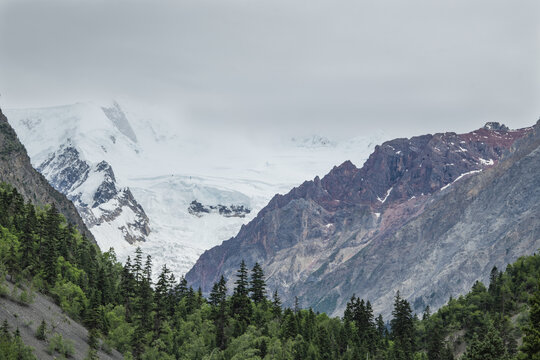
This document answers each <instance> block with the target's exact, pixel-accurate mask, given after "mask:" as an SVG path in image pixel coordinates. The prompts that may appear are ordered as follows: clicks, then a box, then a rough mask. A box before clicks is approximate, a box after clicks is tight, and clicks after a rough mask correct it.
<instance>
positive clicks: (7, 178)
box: [0, 110, 94, 240]
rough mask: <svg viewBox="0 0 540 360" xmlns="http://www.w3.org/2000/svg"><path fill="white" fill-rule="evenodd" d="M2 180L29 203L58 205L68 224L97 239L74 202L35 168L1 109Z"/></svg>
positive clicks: (0, 170)
mask: <svg viewBox="0 0 540 360" xmlns="http://www.w3.org/2000/svg"><path fill="white" fill-rule="evenodd" d="M0 181H4V182H7V183H9V184H11V185H13V186H14V187H15V188H17V190H18V191H19V192H20V193H21V194H22V195H23V197H24V198H25V199H26V200H27V201H31V202H32V203H34V204H36V205H41V206H44V205H47V204H54V205H55V206H56V207H57V208H58V210H59V211H60V212H61V213H62V214H63V215H64V216H65V217H66V219H67V221H68V222H70V223H72V224H74V225H76V226H77V228H78V229H79V231H80V232H81V233H83V234H85V235H86V236H87V237H88V238H90V239H92V240H94V236H93V235H92V233H90V231H89V230H88V228H87V227H86V225H85V223H84V222H83V220H82V218H81V217H80V216H79V213H78V212H77V209H76V208H75V206H74V205H73V204H72V203H71V201H69V200H68V199H67V197H66V196H65V195H63V194H62V193H61V192H59V191H57V190H55V189H54V188H53V187H52V186H51V185H49V183H48V182H47V179H45V177H43V175H41V174H40V173H39V172H38V171H36V170H35V169H34V168H33V167H32V164H31V163H30V158H29V157H28V154H27V153H26V150H25V148H24V146H23V145H22V144H21V142H20V141H19V139H18V137H17V134H16V133H15V131H14V130H13V128H12V127H11V125H10V124H9V123H8V120H7V118H6V117H5V116H4V114H3V113H2V111H1V110H0Z"/></svg>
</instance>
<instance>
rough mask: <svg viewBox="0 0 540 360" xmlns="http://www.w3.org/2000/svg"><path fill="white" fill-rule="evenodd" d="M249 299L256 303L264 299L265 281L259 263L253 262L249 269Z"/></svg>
mask: <svg viewBox="0 0 540 360" xmlns="http://www.w3.org/2000/svg"><path fill="white" fill-rule="evenodd" d="M249 290H250V292H251V300H253V302H255V303H256V304H260V303H263V302H264V301H265V300H266V282H265V281H264V272H263V269H262V268H261V266H260V265H259V263H257V262H256V263H255V266H253V269H252V270H251V287H250V289H249Z"/></svg>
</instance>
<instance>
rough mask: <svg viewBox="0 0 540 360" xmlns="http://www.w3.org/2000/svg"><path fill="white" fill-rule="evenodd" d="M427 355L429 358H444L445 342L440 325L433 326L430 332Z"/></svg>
mask: <svg viewBox="0 0 540 360" xmlns="http://www.w3.org/2000/svg"><path fill="white" fill-rule="evenodd" d="M429 335H430V336H429V339H428V348H427V356H428V360H444V356H445V353H444V350H445V348H444V343H443V337H442V334H441V328H440V326H438V324H437V325H436V326H434V327H433V329H431V331H430V332H429Z"/></svg>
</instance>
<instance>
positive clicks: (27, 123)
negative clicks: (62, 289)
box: [5, 101, 386, 276]
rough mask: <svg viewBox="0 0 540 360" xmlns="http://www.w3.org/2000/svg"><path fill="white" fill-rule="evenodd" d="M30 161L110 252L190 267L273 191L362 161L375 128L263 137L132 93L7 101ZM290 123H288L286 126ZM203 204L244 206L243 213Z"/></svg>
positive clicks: (377, 137)
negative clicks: (361, 132)
mask: <svg viewBox="0 0 540 360" xmlns="http://www.w3.org/2000/svg"><path fill="white" fill-rule="evenodd" d="M5 113H6V115H7V117H8V119H9V122H10V123H11V125H12V126H13V127H14V128H15V130H16V132H17V134H18V136H19V138H20V140H21V142H22V143H23V144H24V146H25V147H26V149H27V151H28V154H29V155H30V158H31V161H32V165H33V166H34V167H35V168H37V169H38V171H40V172H41V173H42V174H43V175H44V176H45V177H46V178H47V180H48V181H49V182H50V183H51V184H52V185H53V186H54V187H56V188H57V189H58V190H59V191H61V192H62V193H64V194H66V195H67V196H68V197H69V198H70V200H72V201H73V202H74V203H75V205H76V207H77V209H78V211H79V213H80V214H81V216H82V217H83V219H84V221H85V223H86V224H87V225H88V227H89V228H90V231H91V232H92V234H93V235H94V236H95V238H96V241H97V242H98V245H99V246H100V248H101V249H102V250H104V251H106V250H108V249H109V248H111V247H112V248H114V249H115V252H116V254H117V256H118V258H119V259H120V260H121V261H125V259H126V258H127V256H129V255H132V254H133V252H134V250H135V247H136V246H140V247H141V248H142V250H143V252H145V253H147V254H149V255H151V256H152V259H153V265H154V269H159V268H160V267H161V266H162V265H163V264H167V265H168V266H169V268H170V269H171V270H172V271H173V273H174V274H175V275H176V276H181V275H183V274H185V273H186V272H187V271H188V270H189V269H190V268H191V267H192V266H193V264H194V263H195V261H196V260H197V259H198V257H199V256H200V255H201V254H202V253H203V252H204V251H205V250H208V249H210V248H212V247H214V246H216V245H219V244H221V243H222V242H223V241H224V240H227V239H229V238H231V237H232V236H234V235H236V234H237V233H238V231H239V230H240V228H241V227H242V225H244V224H246V223H248V222H249V221H250V220H252V219H253V218H254V217H255V216H256V215H257V213H258V211H259V210H260V209H262V208H263V207H264V206H265V205H266V204H267V203H268V201H269V200H270V199H271V198H272V197H273V196H274V195H275V194H277V193H286V192H288V191H289V190H290V189H291V188H293V187H294V186H297V185H299V184H300V183H301V182H303V181H304V180H305V179H310V178H314V177H315V176H316V175H320V174H324V173H326V172H328V170H329V169H331V168H332V167H333V166H334V165H335V164H338V163H342V162H343V161H345V160H351V161H352V162H353V163H355V164H357V165H359V166H360V165H362V164H363V163H364V161H365V160H366V159H367V157H368V156H369V154H370V153H371V152H372V151H373V149H374V148H375V145H377V144H379V143H382V142H383V141H384V140H386V137H385V135H384V133H382V132H378V133H375V134H370V135H367V136H359V137H354V138H352V139H348V140H342V141H334V140H330V139H328V138H327V137H326V136H323V135H311V134H307V135H306V136H304V137H298V136H296V137H290V136H287V135H288V134H286V133H284V134H283V136H282V137H281V138H279V139H278V138H276V139H273V140H271V141H268V142H267V143H261V142H257V141H254V140H251V139H246V138H245V137H243V136H242V135H240V134H238V135H235V134H232V133H227V134H223V136H222V137H220V134H212V133H209V134H208V136H204V135H203V136H201V135H200V134H197V135H194V134H193V133H192V132H190V130H189V129H188V128H186V127H185V124H184V123H183V122H182V121H179V120H178V119H176V118H175V116H173V115H171V114H168V113H166V112H163V111H159V109H156V107H152V106H142V105H140V104H136V103H130V102H129V101H122V102H121V103H118V102H116V101H107V102H81V103H76V104H71V105H64V106H56V107H47V108H35V109H7V110H6V111H5ZM284 131H285V130H284ZM194 201H196V202H198V203H200V204H202V205H204V206H206V207H207V208H213V209H217V208H219V207H220V206H221V207H223V208H225V207H226V208H228V209H230V208H234V209H248V210H249V211H244V212H243V213H242V216H224V215H223V213H222V212H221V211H209V212H207V213H206V212H203V213H200V214H193V212H192V211H191V212H190V210H189V209H190V205H191V204H192V203H193V202H194Z"/></svg>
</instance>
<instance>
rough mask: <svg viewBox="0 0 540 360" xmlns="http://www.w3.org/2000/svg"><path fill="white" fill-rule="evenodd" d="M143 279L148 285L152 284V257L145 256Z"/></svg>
mask: <svg viewBox="0 0 540 360" xmlns="http://www.w3.org/2000/svg"><path fill="white" fill-rule="evenodd" d="M143 277H144V278H145V279H146V281H147V282H148V283H149V284H152V256H150V255H146V261H145V263H144V269H143Z"/></svg>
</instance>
